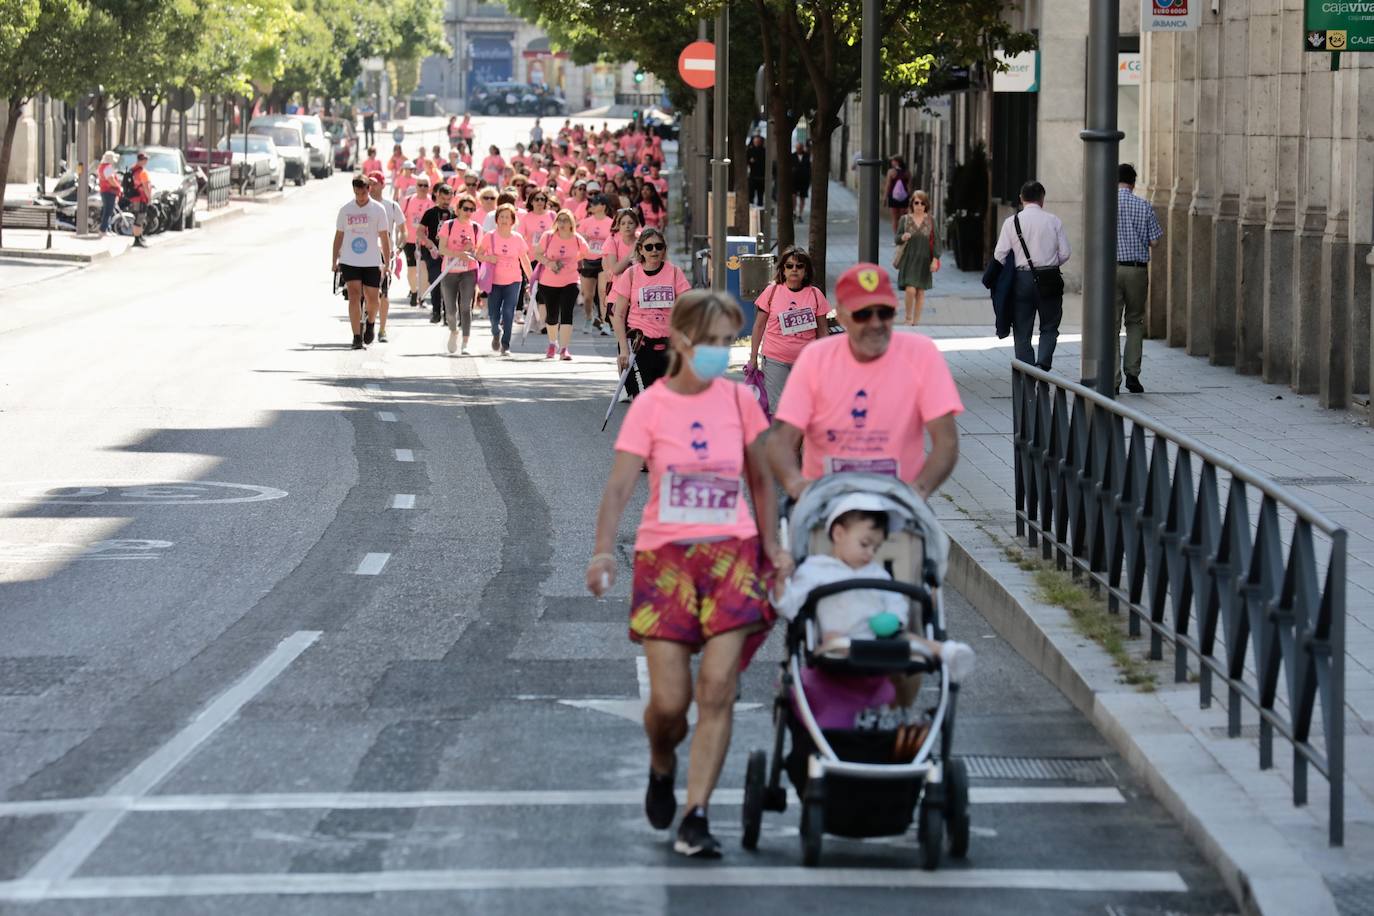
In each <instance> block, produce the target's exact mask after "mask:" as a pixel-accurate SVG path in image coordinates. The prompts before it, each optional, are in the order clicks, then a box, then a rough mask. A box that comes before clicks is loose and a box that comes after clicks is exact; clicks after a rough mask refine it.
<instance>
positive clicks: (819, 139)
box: [806, 111, 835, 289]
mask: <svg viewBox="0 0 1374 916" xmlns="http://www.w3.org/2000/svg"><path fill="white" fill-rule="evenodd" d="M834 133H835V122H834V119H833V118H830V117H828V116H827V115H826V114H824V113H822V112H819V111H818V112H817V118H816V123H815V125H814V127H813V131H812V139H811V223H810V229H809V232H808V234H807V246H806V247H807V250H808V251H810V253H811V263H812V264H813V265H814V267H815V271H816V285H817V286H819V287H820V288H821V289H825V284H826V273H825V250H826V243H827V238H826V220H827V219H829V209H830V138H831V136H833V135H834Z"/></svg>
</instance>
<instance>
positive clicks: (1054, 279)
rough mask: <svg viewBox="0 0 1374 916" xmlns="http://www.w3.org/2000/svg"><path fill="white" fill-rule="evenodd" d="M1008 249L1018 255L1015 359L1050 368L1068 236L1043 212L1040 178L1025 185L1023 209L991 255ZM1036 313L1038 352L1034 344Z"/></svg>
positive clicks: (1008, 224) (1002, 255)
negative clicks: (1032, 340) (1032, 335)
mask: <svg viewBox="0 0 1374 916" xmlns="http://www.w3.org/2000/svg"><path fill="white" fill-rule="evenodd" d="M1018 224H1019V227H1020V236H1019V237H1018V235H1017V227H1018ZM1007 252H1012V253H1013V254H1015V256H1016V282H1015V284H1014V285H1013V287H1012V323H1011V330H1012V336H1013V338H1014V339H1015V340H1016V358H1017V359H1019V360H1021V361H1022V362H1026V363H1034V364H1036V365H1037V366H1039V367H1040V368H1041V369H1044V370H1046V371H1049V368H1050V364H1051V363H1052V362H1053V360H1054V345H1055V343H1056V342H1058V340H1059V322H1060V320H1061V319H1062V318H1063V317H1064V275H1063V274H1062V273H1061V272H1060V270H1059V265H1061V264H1063V263H1064V262H1065V261H1067V260H1068V259H1069V240H1068V237H1067V236H1065V235H1064V224H1063V223H1062V222H1061V221H1060V219H1059V217H1057V216H1055V215H1054V214H1052V213H1047V212H1045V186H1044V185H1042V184H1041V183H1040V182H1038V181H1028V182H1026V183H1025V184H1024V185H1022V186H1021V212H1020V213H1018V214H1016V215H1015V216H1012V217H1010V218H1009V219H1008V220H1007V221H1006V222H1005V223H1003V224H1002V234H1001V235H999V236H998V237H997V248H996V250H995V251H994V252H993V257H994V258H996V259H997V260H999V261H1000V260H1002V259H1003V258H1005V257H1006V256H1007ZM1032 265H1034V267H1033V268H1032ZM1037 315H1039V316H1040V340H1039V351H1038V353H1037V351H1036V349H1033V348H1032V347H1031V332H1032V331H1034V330H1035V318H1036V316H1037Z"/></svg>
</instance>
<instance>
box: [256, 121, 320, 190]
mask: <svg viewBox="0 0 1374 916" xmlns="http://www.w3.org/2000/svg"><path fill="white" fill-rule="evenodd" d="M248 133H249V135H250V136H251V135H253V134H260V135H262V136H265V137H271V138H272V142H273V143H274V144H275V145H276V147H277V152H279V153H280V154H281V157H282V158H283V159H285V160H286V180H287V181H294V182H295V183H296V185H297V187H299V186H300V185H303V184H305V183H306V181H308V180H309V178H310V149H309V147H307V146H306V145H305V128H304V127H302V126H301V125H300V124H299V123H298V122H296V121H292V120H291V119H289V118H287V117H286V116H285V115H259V116H258V117H256V118H254V119H253V120H251V121H249V122H248Z"/></svg>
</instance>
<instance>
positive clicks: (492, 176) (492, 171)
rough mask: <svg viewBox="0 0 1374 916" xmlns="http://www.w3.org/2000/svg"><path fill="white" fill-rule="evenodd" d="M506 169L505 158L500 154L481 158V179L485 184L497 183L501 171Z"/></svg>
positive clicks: (499, 179)
mask: <svg viewBox="0 0 1374 916" xmlns="http://www.w3.org/2000/svg"><path fill="white" fill-rule="evenodd" d="M505 170H506V160H504V159H502V158H501V157H500V156H488V157H487V158H485V159H483V160H482V180H483V181H485V182H486V183H487V184H499V183H500V181H501V173H502V172H504V171H505Z"/></svg>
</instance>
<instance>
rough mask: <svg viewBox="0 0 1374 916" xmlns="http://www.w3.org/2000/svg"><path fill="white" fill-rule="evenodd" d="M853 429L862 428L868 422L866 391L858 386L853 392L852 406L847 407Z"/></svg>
mask: <svg viewBox="0 0 1374 916" xmlns="http://www.w3.org/2000/svg"><path fill="white" fill-rule="evenodd" d="M849 416H850V417H851V418H852V419H853V421H854V428H855V429H863V428H864V424H866V423H867V422H868V392H867V391H864V390H863V389H862V388H860V389H859V390H858V391H857V392H856V393H855V394H854V406H853V407H851V408H850V409H849Z"/></svg>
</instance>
